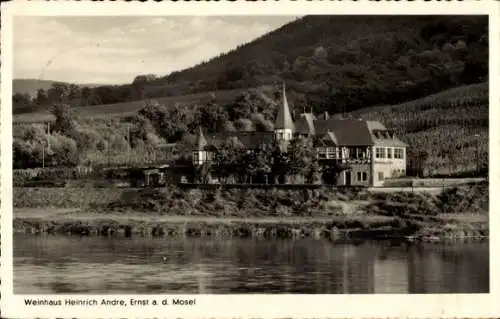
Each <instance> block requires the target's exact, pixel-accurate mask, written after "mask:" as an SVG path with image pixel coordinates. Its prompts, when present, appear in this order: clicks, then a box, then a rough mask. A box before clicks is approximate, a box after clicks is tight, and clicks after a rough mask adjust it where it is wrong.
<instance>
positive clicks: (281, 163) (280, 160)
mask: <svg viewBox="0 0 500 319" xmlns="http://www.w3.org/2000/svg"><path fill="white" fill-rule="evenodd" d="M270 149H271V157H272V162H271V172H272V175H273V177H274V183H275V184H280V180H281V181H282V182H284V181H285V180H284V179H286V177H287V175H288V174H289V172H290V158H289V156H288V154H287V153H286V152H283V151H282V149H281V146H280V144H279V143H278V142H277V141H276V140H273V142H272V143H271V147H270Z"/></svg>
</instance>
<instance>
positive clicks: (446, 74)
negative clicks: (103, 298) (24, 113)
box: [50, 16, 488, 113]
mask: <svg viewBox="0 0 500 319" xmlns="http://www.w3.org/2000/svg"><path fill="white" fill-rule="evenodd" d="M487 30H488V20H487V17H481V16H306V17H304V18H302V19H298V20H296V21H294V22H291V23H289V24H287V25H285V26H283V27H282V28H280V29H278V30H275V31H273V32H271V33H269V34H266V35H264V36H262V37H261V38H259V39H257V40H255V41H252V42H250V43H248V44H244V45H241V46H240V47H238V48H237V49H235V50H233V51H231V52H229V53H227V54H222V55H220V56H218V57H215V58H213V59H211V60H210V61H207V62H205V63H202V64H200V65H197V66H194V67H192V68H189V69H186V70H183V71H179V72H174V73H172V74H169V75H167V76H160V77H158V76H154V75H142V76H137V77H136V79H135V80H134V82H133V83H131V84H130V85H120V86H103V87H98V88H94V89H92V90H90V91H89V92H86V93H85V94H83V93H82V94H73V95H75V96H76V97H75V98H74V99H70V100H71V101H70V104H72V105H73V106H85V105H101V104H116V103H120V102H130V101H138V100H144V99H150V98H163V97H168V96H180V95H188V94H193V93H199V92H210V91H223V90H231V89H237V88H250V87H258V86H261V85H267V84H271V83H276V82H277V81H281V80H286V82H287V85H288V89H289V94H290V95H294V94H295V95H296V96H297V103H296V106H297V108H299V109H302V107H303V106H305V105H309V106H312V107H314V109H315V111H316V112H322V111H326V110H328V111H329V112H330V113H336V112H340V111H353V110H356V109H360V108H363V107H367V106H372V105H387V104H397V103H401V102H404V101H408V100H412V99H417V98H421V97H424V96H427V95H429V94H432V93H436V92H439V91H442V90H445V89H448V88H452V87H456V86H460V85H465V84H472V83H478V82H482V81H486V80H487V78H488V74H487V73H488V32H487ZM63 93H64V92H63ZM68 95H69V93H68ZM83 95H85V96H84V97H83ZM50 102H58V101H57V100H56V101H50Z"/></svg>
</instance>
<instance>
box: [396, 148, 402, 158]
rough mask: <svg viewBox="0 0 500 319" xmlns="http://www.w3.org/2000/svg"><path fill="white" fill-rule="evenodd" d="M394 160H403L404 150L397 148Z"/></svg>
mask: <svg viewBox="0 0 500 319" xmlns="http://www.w3.org/2000/svg"><path fill="white" fill-rule="evenodd" d="M394 158H397V159H403V158H404V149H402V148H395V149H394Z"/></svg>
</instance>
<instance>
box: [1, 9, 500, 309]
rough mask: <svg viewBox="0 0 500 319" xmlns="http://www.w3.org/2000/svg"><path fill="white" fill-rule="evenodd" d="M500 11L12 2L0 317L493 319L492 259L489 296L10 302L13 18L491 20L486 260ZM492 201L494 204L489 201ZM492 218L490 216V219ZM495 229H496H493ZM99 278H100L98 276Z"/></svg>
mask: <svg viewBox="0 0 500 319" xmlns="http://www.w3.org/2000/svg"><path fill="white" fill-rule="evenodd" d="M499 13H500V5H499V3H498V2H494V1H474V2H469V1H464V2H458V1H454V2H435V1H434V2H340V1H326V2H325V1H313V2H305V1H295V2H292V1H281V2H243V1H240V2H232V1H220V2H186V1H183V2H160V3H159V2H151V1H150V2H145V3H139V2H109V1H107V2H59V1H57V2H24V1H19V2H16V1H14V2H10V3H5V4H3V5H2V17H1V18H2V28H1V40H2V43H1V49H2V51H1V61H2V66H1V68H2V69H1V94H2V96H1V101H2V107H1V120H2V123H1V141H2V143H1V235H2V236H1V240H2V242H1V244H2V245H1V252H2V254H1V279H2V281H1V312H2V317H6V318H24V317H68V318H69V317H78V318H97V317H101V318H102V317H168V316H176V317H253V318H265V317H269V318H276V317H330V318H333V317H483V318H484V317H495V316H497V315H499V314H500V303H498V300H500V276H499V273H498V270H499V269H500V258H499V256H498V254H495V253H490V293H489V294H428V295H409V294H407V295H291V294H287V295H257V294H251V295H175V296H170V297H168V296H165V295H136V296H133V295H70V296H65V295H13V278H12V276H13V272H12V271H13V270H12V149H11V145H12V113H11V104H12V103H11V97H12V94H11V92H12V68H11V66H12V55H13V52H12V16H15V15H45V16H48V15H72V16H84V15H85V16H89V15H99V16H106V15H108V16H109V15H142V16H160V15H187V14H189V15H193V14H197V15H252V14H255V15H305V14H385V15H387V14H391V15H392V14H401V15H403V14H488V15H489V17H490V26H489V42H490V70H489V80H490V81H489V83H490V145H489V147H490V229H491V230H493V231H490V252H495V251H496V250H497V249H498V247H499V244H500V243H499V240H500V235H499V234H498V233H497V232H496V231H495V230H496V229H498V226H499V225H500V214H498V213H496V209H495V208H496V207H499V204H500V203H499V198H498V194H500V192H499V186H500V169H499V168H498V165H495V163H496V164H498V163H499V159H498V153H497V152H498V147H499V146H500V135H499V133H500V132H499V129H500V128H499V124H500V114H499V111H500V109H499V108H500V105H499V104H500V90H499V88H500V81H499V74H500V64H499V57H500V51H499V40H500V34H499V30H500V23H499ZM495 194H496V195H497V196H496V197H495V196H493V195H495ZM492 212H493V213H492ZM491 226H493V227H491ZM97 271H98V270H97ZM174 297H175V298H181V299H185V298H196V306H190V307H180V306H161V300H163V299H165V298H169V299H171V298H174ZM26 298H31V299H46V300H63V301H64V300H65V299H67V298H71V299H97V300H101V299H103V298H104V299H107V300H111V299H115V298H116V299H122V300H127V301H128V300H129V299H130V298H135V299H145V298H147V299H149V300H153V299H156V300H158V301H159V302H160V305H158V306H150V307H148V306H138V307H131V306H127V307H118V306H116V307H113V306H104V307H100V306H95V307H78V306H70V307H64V306H37V307H26V306H25V305H24V300H25V299H26Z"/></svg>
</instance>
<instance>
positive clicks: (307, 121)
mask: <svg viewBox="0 0 500 319" xmlns="http://www.w3.org/2000/svg"><path fill="white" fill-rule="evenodd" d="M315 120H316V117H315V116H314V114H312V113H303V114H301V115H300V118H299V119H298V120H297V122H296V123H295V132H296V133H300V134H311V135H316V130H315V129H314V121H315Z"/></svg>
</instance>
